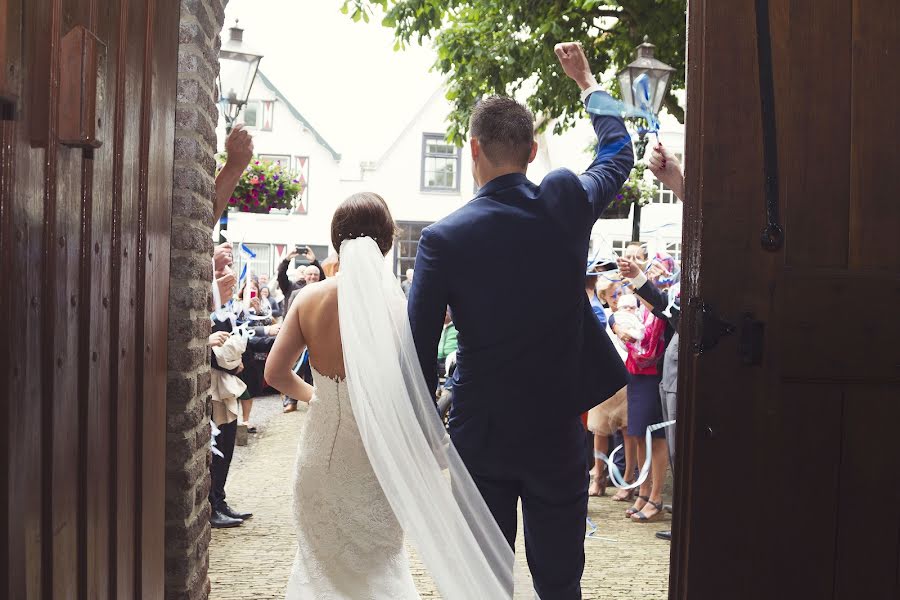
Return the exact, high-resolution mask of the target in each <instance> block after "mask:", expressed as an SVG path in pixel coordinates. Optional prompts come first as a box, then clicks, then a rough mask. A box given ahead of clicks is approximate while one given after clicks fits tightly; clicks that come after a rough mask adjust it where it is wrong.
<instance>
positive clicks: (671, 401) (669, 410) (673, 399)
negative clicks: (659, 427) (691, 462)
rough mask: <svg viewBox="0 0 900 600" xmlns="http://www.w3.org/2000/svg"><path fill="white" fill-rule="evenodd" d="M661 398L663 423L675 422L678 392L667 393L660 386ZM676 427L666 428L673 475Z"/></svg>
mask: <svg viewBox="0 0 900 600" xmlns="http://www.w3.org/2000/svg"><path fill="white" fill-rule="evenodd" d="M659 398H660V402H661V404H662V416H663V421H674V420H675V408H676V406H677V405H678V394H677V393H676V392H667V391H666V390H665V389H663V386H662V384H660V386H659ZM675 427H677V424H676V425H670V426H669V427H667V428H666V443H667V444H668V445H669V464H670V465H671V466H672V472H673V473H674V472H675Z"/></svg>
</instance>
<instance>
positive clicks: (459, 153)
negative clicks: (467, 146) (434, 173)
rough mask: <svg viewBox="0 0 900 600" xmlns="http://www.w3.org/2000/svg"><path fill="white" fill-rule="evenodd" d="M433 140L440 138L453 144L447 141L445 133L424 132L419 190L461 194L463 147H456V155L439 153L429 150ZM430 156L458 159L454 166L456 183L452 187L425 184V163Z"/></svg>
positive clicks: (431, 192) (429, 192) (445, 142)
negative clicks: (429, 144) (429, 143)
mask: <svg viewBox="0 0 900 600" xmlns="http://www.w3.org/2000/svg"><path fill="white" fill-rule="evenodd" d="M432 140H438V141H440V142H443V143H444V144H448V145H452V144H450V142H448V141H447V136H445V135H444V134H443V133H427V132H426V133H423V134H422V152H421V154H420V156H421V163H420V165H419V190H420V191H421V192H424V193H428V194H459V189H460V176H461V173H460V170H461V168H462V148H456V153H455V154H454V155H450V154H439V153H429V152H427V150H428V142H429V141H432ZM429 158H448V159H449V158H453V159H454V160H455V161H456V167H455V168H454V171H455V173H454V175H455V177H454V179H455V181H454V184H453V186H452V187H444V186H429V185H426V184H425V163H426V161H427V159H429Z"/></svg>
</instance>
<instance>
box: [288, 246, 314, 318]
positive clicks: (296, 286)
mask: <svg viewBox="0 0 900 600" xmlns="http://www.w3.org/2000/svg"><path fill="white" fill-rule="evenodd" d="M297 256H302V257H303V258H305V259H306V260H308V261H309V265H308V266H306V267H303V268H299V269H297V272H296V273H295V274H294V276H295V277H296V280H295V281H293V282H291V280H290V279H289V278H288V274H287V270H288V267H289V266H290V264H291V261H292V260H294V258H295V257H297ZM310 267H312V270H315V275H314V274H313V272H312V270H311V269H310ZM277 279H278V287H279V288H281V292H282V293H283V294H284V314H285V315H287V313H288V310H290V308H291V300H292V299H293V293H294V292H295V291H298V290H302V289H303V287H304V286H305V285H306V284H308V283H315V282H316V281H320V280H322V279H325V271H323V270H322V265H320V264H319V261H318V260H317V259H316V253H315V252H313V251H312V248H310V247H309V246H305V247H302V248H301V247H298V248H297V249H295V250H294V251H293V252H291V253H290V254H288V255H287V256H285V257H284V260H282V261H281V264H279V265H278V276H277Z"/></svg>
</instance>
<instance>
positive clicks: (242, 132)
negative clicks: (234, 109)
mask: <svg viewBox="0 0 900 600" xmlns="http://www.w3.org/2000/svg"><path fill="white" fill-rule="evenodd" d="M225 152H226V154H227V155H228V159H227V161H226V163H225V166H226V167H228V168H229V169H235V170H236V171H239V172H242V171H243V170H244V169H246V168H247V165H249V164H250V159H252V158H253V138H252V137H250V134H249V133H247V130H246V129H244V126H243V125H242V124H240V123H238V124H237V125H235V126H234V129H232V130H231V133H230V134H228V139H226V140H225Z"/></svg>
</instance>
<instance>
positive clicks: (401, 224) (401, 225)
mask: <svg viewBox="0 0 900 600" xmlns="http://www.w3.org/2000/svg"><path fill="white" fill-rule="evenodd" d="M433 224H434V222H433V221H397V228H398V229H400V231H401V234H400V235H398V236H397V237H396V238H394V248H393V260H392V261H391V262H393V263H394V275H395V276H397V277H403V276H404V274H405V272H406V269H407V268H413V267H415V264H416V256H418V254H419V240H421V239H422V235H421V233H420V234H419V237H418V238H416V239H411V238H409V239H408V238H407V237H406V236H405V234H406V228H407V227H408V228H410V229H412V228H413V227H418V228H419V231H421V230H422V229H425V228H426V227H428V226H429V225H433ZM401 242H415V244H416V253H415V255H414V256H401V255H400V243H401ZM410 258H411V259H412V261H413V262H412V265H410V266H408V267H404V268H403V269H401V268H400V261H401V260H404V259H407V260H408V259H410Z"/></svg>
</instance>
